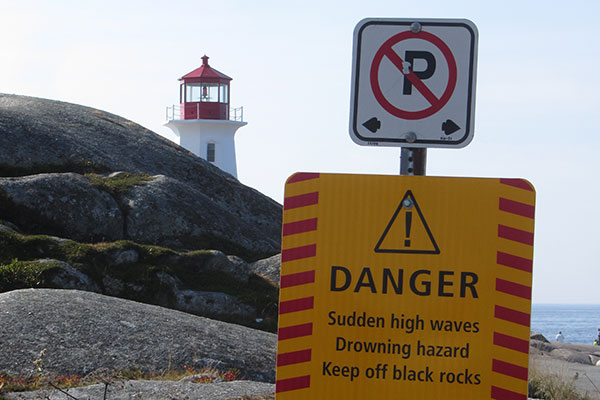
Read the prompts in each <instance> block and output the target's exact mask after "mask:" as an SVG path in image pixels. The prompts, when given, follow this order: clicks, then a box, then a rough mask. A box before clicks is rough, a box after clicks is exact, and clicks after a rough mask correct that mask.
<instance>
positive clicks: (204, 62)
mask: <svg viewBox="0 0 600 400" xmlns="http://www.w3.org/2000/svg"><path fill="white" fill-rule="evenodd" d="M202 65H208V56H207V55H206V54H205V55H204V56H203V57H202Z"/></svg>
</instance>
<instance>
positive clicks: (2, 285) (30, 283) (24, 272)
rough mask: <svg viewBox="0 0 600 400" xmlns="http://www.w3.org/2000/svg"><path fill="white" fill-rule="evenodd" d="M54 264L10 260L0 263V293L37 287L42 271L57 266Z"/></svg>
mask: <svg viewBox="0 0 600 400" xmlns="http://www.w3.org/2000/svg"><path fill="white" fill-rule="evenodd" d="M57 265H58V264H57V263H56V262H48V263H44V262H40V261H19V260H17V259H13V260H11V262H10V263H8V264H1V263H0V291H7V290H14V289H25V288H31V287H37V286H38V285H39V284H40V278H41V274H42V272H43V271H44V270H46V269H49V268H53V267H55V266H57Z"/></svg>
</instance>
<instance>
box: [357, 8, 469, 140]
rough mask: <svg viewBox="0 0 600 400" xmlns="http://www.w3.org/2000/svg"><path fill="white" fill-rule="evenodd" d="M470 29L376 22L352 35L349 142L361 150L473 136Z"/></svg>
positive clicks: (459, 23)
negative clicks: (369, 147)
mask: <svg viewBox="0 0 600 400" xmlns="http://www.w3.org/2000/svg"><path fill="white" fill-rule="evenodd" d="M477 38H478V34H477V27H476V26H475V24H473V23H472V22H471V21H469V20H465V19H459V20H455V19H375V18H368V19H364V20H362V21H361V22H359V23H358V25H357V26H356V28H355V30H354V54H353V66H352V97H351V107H350V136H351V137H352V140H354V141H355V142H356V143H358V144H360V145H367V146H371V145H373V146H404V147H455V148H457V147H464V146H466V145H467V144H469V142H470V141H471V140H472V138H473V120H474V118H473V117H474V112H475V78H476V76H475V75H476V64H477Z"/></svg>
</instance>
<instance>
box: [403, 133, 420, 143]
mask: <svg viewBox="0 0 600 400" xmlns="http://www.w3.org/2000/svg"><path fill="white" fill-rule="evenodd" d="M404 139H406V141H407V142H408V143H414V142H415V140H417V134H416V133H414V132H407V133H406V134H405V135H404Z"/></svg>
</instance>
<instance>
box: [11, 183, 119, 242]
mask: <svg viewBox="0 0 600 400" xmlns="http://www.w3.org/2000/svg"><path fill="white" fill-rule="evenodd" d="M0 218H4V219H8V220H10V221H11V222H13V223H15V224H16V225H18V226H20V227H27V229H28V230H29V231H31V232H37V233H51V234H54V235H57V236H63V237H69V238H71V239H74V240H78V241H88V242H94V241H97V242H98V241H106V242H107V241H113V240H118V239H123V222H124V220H123V214H122V213H121V210H120V208H119V205H118V204H117V202H116V201H115V199H113V198H112V197H111V196H110V195H109V194H108V193H106V192H103V191H101V190H98V189H96V188H95V187H93V186H91V185H90V182H89V180H88V179H86V178H85V177H83V176H81V175H78V174H74V173H65V174H41V175H32V176H26V177H21V178H0Z"/></svg>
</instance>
